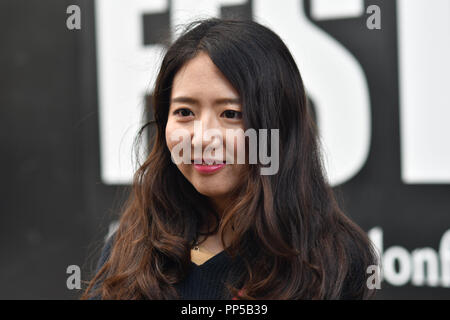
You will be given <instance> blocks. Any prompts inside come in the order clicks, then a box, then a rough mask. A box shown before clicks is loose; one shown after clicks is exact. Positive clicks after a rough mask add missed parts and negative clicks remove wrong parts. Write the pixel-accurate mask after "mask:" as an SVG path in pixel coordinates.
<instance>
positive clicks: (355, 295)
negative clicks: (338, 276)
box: [341, 239, 376, 299]
mask: <svg viewBox="0 0 450 320" xmlns="http://www.w3.org/2000/svg"><path fill="white" fill-rule="evenodd" d="M358 240H359V239H349V241H348V242H347V259H348V261H349V262H348V271H347V275H346V277H345V281H344V285H343V287H342V295H341V298H342V299H368V298H370V297H371V295H372V293H373V292H372V290H369V288H368V286H367V279H368V274H367V269H368V267H369V266H371V265H375V264H376V257H375V256H374V252H373V248H371V245H370V243H366V242H365V241H358Z"/></svg>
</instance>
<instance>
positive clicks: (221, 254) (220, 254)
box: [191, 250, 226, 268]
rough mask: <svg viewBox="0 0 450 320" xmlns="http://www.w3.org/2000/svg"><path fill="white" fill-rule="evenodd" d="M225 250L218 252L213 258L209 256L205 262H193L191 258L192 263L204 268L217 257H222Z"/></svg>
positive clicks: (196, 266)
mask: <svg viewBox="0 0 450 320" xmlns="http://www.w3.org/2000/svg"><path fill="white" fill-rule="evenodd" d="M225 253H226V252H225V250H222V251H220V252H218V253H216V254H215V255H213V256H212V257H211V258H209V259H208V260H206V261H205V262H203V263H202V264H196V263H195V262H193V261H192V260H191V265H193V266H194V267H195V268H202V267H204V266H206V265H209V264H211V263H212V262H214V261H216V260H217V259H219V258H220V257H222V256H223V255H224V254H225Z"/></svg>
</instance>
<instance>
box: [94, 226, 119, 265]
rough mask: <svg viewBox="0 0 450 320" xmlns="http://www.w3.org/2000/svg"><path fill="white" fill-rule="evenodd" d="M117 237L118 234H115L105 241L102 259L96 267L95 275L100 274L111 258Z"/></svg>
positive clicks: (101, 254)
mask: <svg viewBox="0 0 450 320" xmlns="http://www.w3.org/2000/svg"><path fill="white" fill-rule="evenodd" d="M115 237H116V234H115V233H113V234H112V235H111V236H109V237H108V238H107V239H106V240H105V243H104V245H103V248H102V251H101V253H100V258H99V259H98V262H97V267H96V270H95V273H98V271H99V270H100V269H101V267H102V266H103V265H104V264H105V263H106V261H108V259H109V256H110V254H111V249H112V246H113V244H114V240H115Z"/></svg>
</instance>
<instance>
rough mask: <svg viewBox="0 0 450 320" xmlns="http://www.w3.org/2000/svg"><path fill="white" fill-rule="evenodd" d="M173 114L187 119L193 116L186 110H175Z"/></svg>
mask: <svg viewBox="0 0 450 320" xmlns="http://www.w3.org/2000/svg"><path fill="white" fill-rule="evenodd" d="M173 114H179V115H180V116H181V117H189V116H190V115H191V114H192V115H194V114H193V113H192V111H191V110H189V109H187V108H180V109H177V110H175V111H174V112H173Z"/></svg>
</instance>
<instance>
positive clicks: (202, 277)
mask: <svg viewBox="0 0 450 320" xmlns="http://www.w3.org/2000/svg"><path fill="white" fill-rule="evenodd" d="M113 240H114V236H111V237H110V238H109V239H108V240H107V242H106V244H105V246H104V247H103V250H102V253H101V256H100V259H99V261H98V263H97V268H96V269H97V270H96V273H97V272H98V271H99V270H100V268H101V267H102V266H103V264H104V263H105V262H106V261H107V260H108V258H109V254H110V251H111V246H112V243H113ZM243 270H244V269H243V264H242V261H240V260H239V259H238V258H236V259H235V260H234V261H233V259H232V258H231V256H230V255H228V253H227V252H226V251H225V250H223V251H221V252H219V253H218V254H216V255H215V256H213V257H211V258H210V259H208V260H207V261H206V262H204V263H203V264H201V265H196V264H195V263H194V262H192V261H191V264H190V270H189V272H188V276H187V277H186V278H185V279H184V280H183V281H181V282H179V283H177V284H176V285H175V288H176V289H177V291H178V293H179V294H180V299H185V300H196V299H201V300H221V299H232V296H231V295H230V293H229V292H228V290H227V289H226V287H225V285H224V283H225V281H226V279H228V281H236V280H237V279H238V277H239V276H240V275H241V274H242V272H243ZM95 299H98V298H94V300H95Z"/></svg>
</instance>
